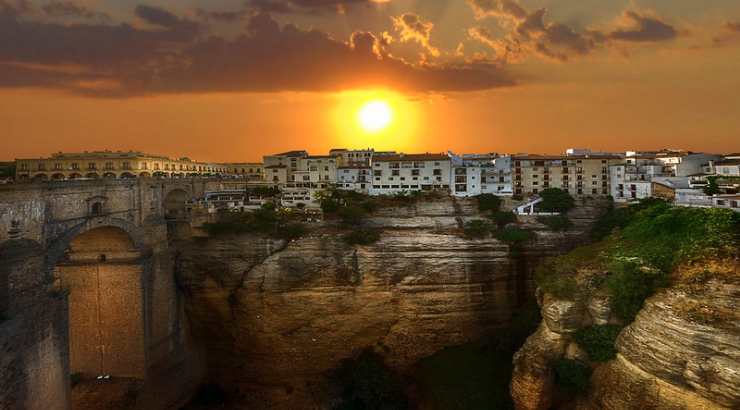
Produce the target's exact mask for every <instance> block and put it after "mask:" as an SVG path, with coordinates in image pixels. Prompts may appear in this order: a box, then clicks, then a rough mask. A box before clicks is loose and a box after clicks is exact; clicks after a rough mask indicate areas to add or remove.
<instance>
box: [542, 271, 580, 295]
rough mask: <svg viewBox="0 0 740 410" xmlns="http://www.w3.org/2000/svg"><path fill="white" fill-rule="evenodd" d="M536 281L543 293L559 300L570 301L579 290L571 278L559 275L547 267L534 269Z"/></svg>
mask: <svg viewBox="0 0 740 410" xmlns="http://www.w3.org/2000/svg"><path fill="white" fill-rule="evenodd" d="M534 281H535V283H536V284H537V286H539V287H541V288H542V290H543V291H545V292H547V293H549V294H551V295H553V296H555V297H556V298H558V299H564V300H570V299H572V298H573V296H574V295H575V293H576V290H577V289H578V285H576V282H575V280H573V279H572V278H570V277H569V276H566V275H561V274H558V273H557V272H556V271H555V270H554V269H552V268H551V267H550V266H547V265H540V266H537V267H536V268H535V269H534Z"/></svg>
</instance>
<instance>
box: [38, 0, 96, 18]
mask: <svg viewBox="0 0 740 410" xmlns="http://www.w3.org/2000/svg"><path fill="white" fill-rule="evenodd" d="M41 8H42V9H43V10H44V13H46V14H48V15H50V16H80V17H88V18H90V17H93V16H94V15H95V13H93V11H92V10H90V9H88V8H87V7H84V6H78V5H77V4H75V3H73V2H71V1H67V2H64V3H60V2H58V1H55V0H52V1H51V2H50V3H49V4H46V5H44V6H42V7H41Z"/></svg>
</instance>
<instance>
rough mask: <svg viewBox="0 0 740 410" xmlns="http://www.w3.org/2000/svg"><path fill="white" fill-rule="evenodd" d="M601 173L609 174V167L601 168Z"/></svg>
mask: <svg viewBox="0 0 740 410" xmlns="http://www.w3.org/2000/svg"><path fill="white" fill-rule="evenodd" d="M601 172H602V173H607V172H609V168H607V167H601Z"/></svg>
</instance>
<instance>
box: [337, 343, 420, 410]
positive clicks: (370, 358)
mask: <svg viewBox="0 0 740 410" xmlns="http://www.w3.org/2000/svg"><path fill="white" fill-rule="evenodd" d="M332 378H333V379H334V380H335V381H336V383H337V384H338V385H339V386H341V389H342V403H341V404H340V405H339V406H338V407H336V409H337V410H405V409H409V408H411V406H410V404H409V401H408V398H407V397H406V395H405V394H404V388H403V386H404V383H402V382H401V379H400V378H399V377H398V375H397V374H396V372H394V371H393V370H392V369H390V368H389V367H388V366H386V364H385V363H384V362H383V359H382V358H381V357H380V356H378V355H377V354H376V353H374V352H373V351H372V350H370V349H365V350H364V351H363V352H362V353H360V355H359V356H358V357H357V358H355V359H345V360H343V361H342V365H341V367H340V368H339V370H337V372H336V373H335V374H334V375H333V377H332Z"/></svg>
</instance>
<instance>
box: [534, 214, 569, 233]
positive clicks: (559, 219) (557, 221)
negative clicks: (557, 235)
mask: <svg viewBox="0 0 740 410" xmlns="http://www.w3.org/2000/svg"><path fill="white" fill-rule="evenodd" d="M537 221H538V222H542V223H543V224H545V225H547V226H548V227H549V228H550V229H552V230H553V231H562V230H566V229H568V228H570V227H571V226H572V225H573V222H571V220H570V219H568V218H566V217H564V216H539V217H537Z"/></svg>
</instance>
